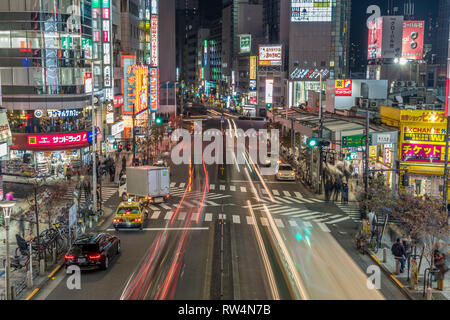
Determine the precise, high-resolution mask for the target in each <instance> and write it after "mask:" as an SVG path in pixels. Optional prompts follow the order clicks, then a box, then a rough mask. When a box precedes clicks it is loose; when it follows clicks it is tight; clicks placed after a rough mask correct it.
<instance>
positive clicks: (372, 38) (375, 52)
mask: <svg viewBox="0 0 450 320" xmlns="http://www.w3.org/2000/svg"><path fill="white" fill-rule="evenodd" d="M382 40H383V19H382V18H381V17H380V18H378V19H374V20H372V21H370V22H369V42H368V48H367V59H368V60H371V59H379V58H381V44H382Z"/></svg>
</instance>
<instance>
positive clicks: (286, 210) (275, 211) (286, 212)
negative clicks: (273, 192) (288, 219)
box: [270, 208, 298, 216]
mask: <svg viewBox="0 0 450 320" xmlns="http://www.w3.org/2000/svg"><path fill="white" fill-rule="evenodd" d="M288 212H291V213H290V214H294V213H297V212H298V208H282V209H278V210H273V211H270V213H274V214H281V215H282V216H285V215H287V214H288Z"/></svg>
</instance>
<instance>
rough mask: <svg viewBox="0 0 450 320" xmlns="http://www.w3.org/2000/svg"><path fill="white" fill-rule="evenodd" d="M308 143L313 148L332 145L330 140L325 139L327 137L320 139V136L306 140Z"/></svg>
mask: <svg viewBox="0 0 450 320" xmlns="http://www.w3.org/2000/svg"><path fill="white" fill-rule="evenodd" d="M306 144H307V145H308V147H310V148H311V149H314V148H315V147H319V148H323V147H328V146H329V145H330V141H328V140H325V139H319V138H309V139H308V140H307V141H306Z"/></svg>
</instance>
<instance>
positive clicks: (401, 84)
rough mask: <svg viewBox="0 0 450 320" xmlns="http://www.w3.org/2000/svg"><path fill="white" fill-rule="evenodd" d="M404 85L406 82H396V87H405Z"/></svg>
mask: <svg viewBox="0 0 450 320" xmlns="http://www.w3.org/2000/svg"><path fill="white" fill-rule="evenodd" d="M404 84H405V82H404V81H396V82H395V86H396V87H403V86H404Z"/></svg>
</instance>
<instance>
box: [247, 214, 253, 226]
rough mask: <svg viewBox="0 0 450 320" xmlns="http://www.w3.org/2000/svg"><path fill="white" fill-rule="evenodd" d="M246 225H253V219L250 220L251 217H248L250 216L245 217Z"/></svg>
mask: <svg viewBox="0 0 450 320" xmlns="http://www.w3.org/2000/svg"><path fill="white" fill-rule="evenodd" d="M247 224H250V225H253V224H255V221H254V220H253V218H252V217H250V216H247Z"/></svg>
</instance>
